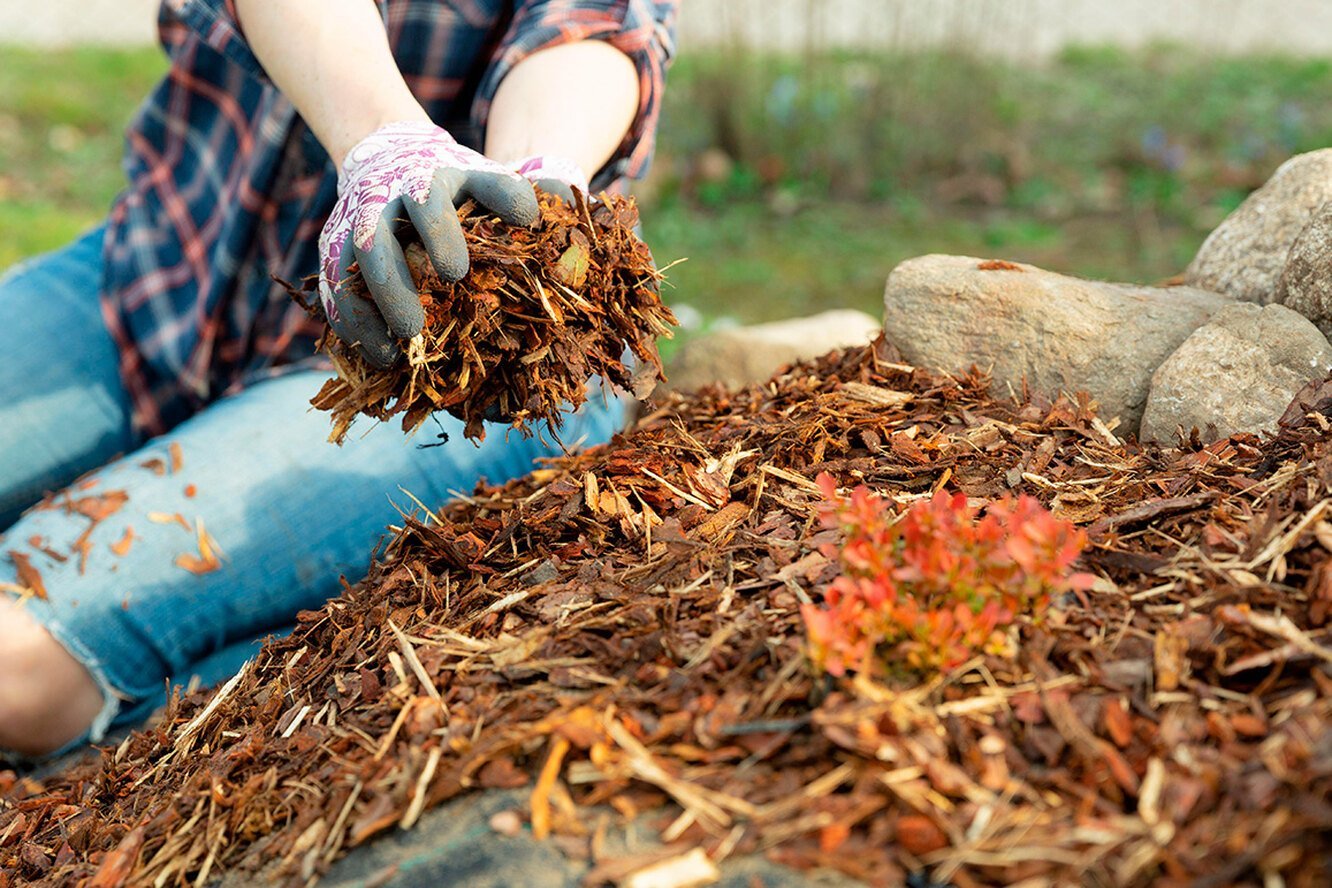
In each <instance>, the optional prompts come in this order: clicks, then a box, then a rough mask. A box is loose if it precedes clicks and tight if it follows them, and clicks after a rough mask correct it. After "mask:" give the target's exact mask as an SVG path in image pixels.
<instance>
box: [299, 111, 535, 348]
mask: <svg viewBox="0 0 1332 888" xmlns="http://www.w3.org/2000/svg"><path fill="white" fill-rule="evenodd" d="M468 198H471V199H473V200H475V201H476V202H477V203H479V204H480V205H481V206H483V207H485V208H486V209H487V210H490V211H491V212H492V213H494V214H495V215H496V216H499V218H500V219H502V220H503V221H505V222H508V223H509V224H511V225H523V226H528V225H532V224H534V223H535V222H536V220H537V216H538V213H539V209H538V207H537V201H536V194H535V192H534V191H533V189H532V184H531V182H530V181H529V180H527V179H525V178H523V177H522V176H520V175H518V174H517V173H515V172H514V171H512V170H510V169H508V168H507V167H505V166H503V165H502V164H499V163H496V162H495V161H492V160H489V159H488V158H485V157H483V156H482V155H480V154H478V153H477V152H475V151H472V150H471V149H469V148H465V147H463V146H462V145H459V144H458V142H457V141H456V140H455V139H454V138H453V137H452V136H450V135H449V134H448V133H447V132H445V131H444V130H442V129H440V128H439V127H437V126H435V125H434V124H432V123H419V122H403V123H390V124H388V125H386V126H383V127H381V128H379V129H378V130H376V131H375V132H373V133H371V134H370V135H368V136H366V137H365V138H364V139H362V140H361V141H360V142H358V143H357V144H356V146H355V147H354V148H352V150H351V151H349V152H347V157H346V159H345V160H343V162H342V169H341V170H339V172H338V200H337V203H336V204H335V205H334V207H333V213H332V214H331V215H330V216H329V218H328V222H327V223H325V225H324V230H323V232H322V233H320V235H319V258H320V265H319V297H320V302H321V303H322V304H323V307H324V314H325V315H327V316H328V322H329V324H330V325H331V326H332V327H333V332H335V333H337V335H338V336H339V337H341V338H342V339H344V340H345V341H347V342H353V343H356V344H357V345H358V346H359V347H360V350H361V354H362V355H363V356H364V357H365V359H366V360H367V361H368V362H370V363H371V364H372V365H374V366H376V367H380V368H386V367H389V366H391V365H392V364H393V362H394V361H395V360H397V358H398V357H399V355H400V348H399V346H398V342H397V340H399V339H411V338H412V337H413V336H416V335H417V334H419V333H420V332H421V328H422V327H423V326H424V325H425V310H424V309H423V308H422V306H421V299H420V296H419V295H418V294H417V292H416V286H415V284H414V283H413V282H412V276H411V273H410V272H409V271H408V270H407V260H406V259H405V258H403V253H402V247H401V245H400V244H399V243H398V238H397V229H398V227H399V226H400V225H401V224H404V223H406V224H410V225H411V226H413V227H414V228H415V229H416V233H417V234H418V235H420V237H421V242H422V243H423V245H424V246H425V249H426V253H427V254H428V255H429V256H430V261H431V264H432V265H434V268H435V271H436V273H438V274H439V276H440V277H441V278H442V279H443V280H445V281H450V282H451V281H457V280H460V279H462V277H463V276H464V275H466V274H467V268H468V256H467V243H466V241H465V240H464V239H463V232H462V225H461V224H460V223H459V222H458V214H457V211H456V208H457V204H458V203H460V202H461V201H464V200H467V199H468ZM353 262H357V263H359V264H360V274H361V277H362V278H363V279H364V281H365V287H366V289H367V290H368V291H369V296H370V298H369V299H366V298H364V297H363V296H360V295H358V294H357V293H355V292H354V291H353V289H352V288H351V286H350V284H351V281H352V277H353V276H352V275H351V274H349V273H348V269H349V268H350V266H351V264H352V263H353Z"/></svg>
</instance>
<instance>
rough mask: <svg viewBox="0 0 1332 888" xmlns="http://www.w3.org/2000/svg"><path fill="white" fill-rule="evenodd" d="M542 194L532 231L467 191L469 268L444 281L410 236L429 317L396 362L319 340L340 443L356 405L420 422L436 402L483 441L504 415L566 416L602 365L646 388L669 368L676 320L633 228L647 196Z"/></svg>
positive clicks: (407, 422)
mask: <svg viewBox="0 0 1332 888" xmlns="http://www.w3.org/2000/svg"><path fill="white" fill-rule="evenodd" d="M538 198H539V200H540V205H541V219H540V221H539V222H538V223H537V225H536V226H534V227H533V228H530V229H529V228H520V227H514V226H510V225H506V224H504V223H503V222H501V221H499V220H498V219H497V218H495V217H494V216H491V215H488V214H487V213H486V212H485V210H484V209H483V208H481V207H478V206H477V205H476V204H474V203H472V202H468V203H466V204H464V205H463V206H462V207H461V208H460V209H459V210H458V217H459V219H460V220H461V222H462V226H463V232H464V234H465V236H466V238H467V245H468V248H469V251H470V253H471V270H470V271H469V272H468V274H467V276H466V277H464V278H463V279H462V280H461V281H459V282H457V283H454V284H450V283H445V282H444V281H442V280H440V278H439V276H438V275H436V274H435V270H434V268H433V267H432V265H431V263H430V259H429V257H428V256H427V254H426V252H425V248H424V247H423V246H422V245H421V244H420V243H419V242H416V243H409V244H407V245H406V247H405V249H404V253H405V254H406V257H407V264H408V267H409V268H410V270H411V273H412V279H413V281H414V282H415V284H416V287H417V290H418V291H419V292H420V294H421V302H422V304H423V305H424V306H425V310H426V322H425V329H424V330H423V331H422V333H421V335H420V336H418V337H416V338H415V339H413V340H412V341H411V342H410V343H405V347H404V349H403V350H404V352H405V353H406V357H405V359H404V360H401V361H399V362H398V363H397V364H396V365H394V366H393V367H391V368H389V369H387V370H380V369H377V368H375V367H373V366H371V365H370V364H368V363H367V362H366V361H365V360H364V359H363V358H362V357H361V355H360V353H359V352H358V351H357V349H356V348H355V347H353V346H351V345H350V344H348V343H346V342H344V341H343V340H341V339H340V338H339V337H338V336H337V334H335V333H334V332H333V331H332V330H331V329H330V330H328V332H326V333H325V334H324V337H323V339H321V340H320V349H321V351H323V352H325V353H326V354H327V355H328V356H329V358H330V359H332V362H333V367H334V369H335V370H336V371H337V376H336V377H334V378H333V379H330V380H329V381H328V382H326V383H325V384H324V387H323V388H322V389H321V390H320V391H319V394H317V395H316V396H315V397H314V398H313V399H312V400H311V402H310V403H311V404H313V405H314V406H315V407H317V408H319V409H320V410H327V411H329V412H330V413H332V414H333V431H332V433H331V434H330V435H329V440H330V441H333V442H336V443H339V444H341V443H342V441H343V440H344V439H345V438H346V437H347V431H348V429H349V428H350V427H351V424H352V422H353V421H354V420H355V418H356V416H357V415H358V414H363V415H365V416H369V417H373V418H374V419H378V420H387V419H390V418H392V417H394V416H398V415H399V414H401V415H402V428H403V431H404V432H408V433H411V432H414V431H416V429H418V428H419V427H420V426H421V424H422V423H424V422H425V421H426V418H427V417H428V416H430V414H432V413H434V412H435V411H437V410H447V411H448V412H449V413H451V414H453V415H454V416H456V417H458V418H459V419H461V420H463V421H464V422H465V423H466V428H465V431H464V434H465V435H466V436H467V437H468V438H473V439H477V440H480V439H483V438H484V437H485V428H484V425H483V422H484V421H485V420H488V419H496V418H501V419H503V420H504V421H507V422H510V423H512V424H513V425H514V427H516V428H518V429H519V430H520V431H522V432H523V433H524V434H528V435H530V434H532V430H531V425H532V424H533V423H535V422H539V421H542V420H545V421H548V422H550V423H551V424H552V425H557V424H558V422H559V419H560V415H561V412H562V411H564V410H567V409H573V408H576V407H578V405H580V404H582V403H583V402H584V401H586V400H587V397H588V381H589V380H590V379H592V378H593V377H595V376H600V377H601V378H602V379H604V380H607V381H609V382H611V383H614V384H615V385H617V386H619V387H621V388H624V389H627V390H630V391H632V392H633V393H634V394H635V395H636V396H637V397H639V398H644V397H646V396H647V395H648V394H649V393H650V392H651V391H652V388H653V386H654V385H655V384H656V382H657V380H659V379H663V378H664V376H663V375H662V367H661V358H660V356H659V355H658V354H657V347H656V341H655V340H656V338H657V337H658V336H670V335H671V326H672V325H674V324H675V323H676V320H675V316H674V315H672V314H671V310H670V309H669V308H667V307H666V306H665V305H664V304H663V303H662V301H661V295H660V292H659V288H660V282H661V280H662V275H661V273H660V272H659V271H658V270H657V268H656V265H655V264H654V263H653V260H652V253H651V251H650V250H649V249H648V246H647V244H645V243H643V241H642V240H640V239H639V237H638V235H637V234H635V232H634V228H635V226H636V225H637V224H638V207H637V206H636V205H635V204H634V202H633V200H631V199H629V198H625V197H620V196H618V195H603V197H602V199H601V200H600V201H598V202H589V201H588V200H587V199H586V198H584V197H583V196H582V195H581V194H580V195H577V196H576V198H575V201H574V203H573V204H572V205H570V204H568V203H565V202H564V201H563V200H561V199H559V198H557V197H553V196H551V195H547V194H544V193H540V192H538ZM354 270H355V267H354V266H353V271H354ZM357 281H358V282H359V281H360V278H359V277H358V278H357ZM360 285H361V286H364V285H363V284H360ZM367 298H368V296H367ZM626 349H628V350H629V351H631V352H632V353H633V355H634V357H635V358H637V361H638V366H637V368H636V369H633V370H631V368H630V367H628V366H626V364H625V361H624V358H625V350H626Z"/></svg>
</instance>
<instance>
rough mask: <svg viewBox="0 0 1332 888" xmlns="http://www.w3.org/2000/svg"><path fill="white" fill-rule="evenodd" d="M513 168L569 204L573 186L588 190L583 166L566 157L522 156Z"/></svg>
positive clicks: (571, 198)
mask: <svg viewBox="0 0 1332 888" xmlns="http://www.w3.org/2000/svg"><path fill="white" fill-rule="evenodd" d="M513 168H514V170H516V171H517V172H518V174H519V175H520V176H522V177H523V178H525V179H527V180H528V181H530V182H532V183H534V184H535V185H536V186H537V187H539V188H540V189H541V190H542V191H544V192H546V193H547V194H554V195H556V196H558V197H560V198H561V199H563V200H564V201H566V202H567V203H570V204H572V203H573V192H574V189H575V188H577V189H578V190H579V191H581V192H582V193H583V194H585V195H586V194H587V193H588V192H589V191H590V187H589V185H588V181H587V174H586V173H584V172H583V168H582V167H580V166H579V165H578V164H576V163H574V162H573V161H572V160H569V159H568V158H567V157H559V156H558V155H554V154H538V155H536V156H534V157H525V158H523V159H522V160H520V161H518V162H517V163H515V164H514V165H513Z"/></svg>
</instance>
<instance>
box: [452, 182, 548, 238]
mask: <svg viewBox="0 0 1332 888" xmlns="http://www.w3.org/2000/svg"><path fill="white" fill-rule="evenodd" d="M459 196H465V197H470V198H472V199H473V200H475V201H476V202H477V203H479V204H481V206H483V207H485V208H486V209H488V210H490V211H491V212H492V213H494V214H495V215H496V216H499V217H500V218H501V219H503V220H504V221H505V222H508V223H509V224H510V225H522V226H523V227H525V228H526V227H529V226H532V225H535V224H536V221H537V219H538V218H539V217H540V215H541V208H540V207H539V206H537V199H536V191H535V190H533V188H532V183H531V182H529V181H528V180H527V179H524V178H523V177H522V176H519V175H518V174H516V173H508V172H495V171H491V170H472V171H471V172H469V173H467V176H466V178H464V179H463V182H462V187H461V188H460V189H459Z"/></svg>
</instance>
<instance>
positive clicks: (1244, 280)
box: [1184, 148, 1332, 305]
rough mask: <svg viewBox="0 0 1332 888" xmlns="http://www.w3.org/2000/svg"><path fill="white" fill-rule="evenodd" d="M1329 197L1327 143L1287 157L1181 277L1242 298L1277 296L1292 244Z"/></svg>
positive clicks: (1331, 158) (1331, 166)
mask: <svg viewBox="0 0 1332 888" xmlns="http://www.w3.org/2000/svg"><path fill="white" fill-rule="evenodd" d="M1329 200H1332V148H1325V149H1323V150H1321V151H1311V152H1309V153H1308V154H1300V155H1297V156H1295V157H1292V158H1291V159H1290V160H1288V161H1286V162H1285V163H1283V164H1282V165H1281V167H1280V168H1279V169H1278V170H1277V171H1276V172H1275V173H1273V174H1272V178H1270V179H1268V180H1267V184H1265V185H1263V187H1262V188H1259V189H1258V190H1257V191H1255V192H1254V193H1253V194H1251V195H1249V197H1248V199H1247V200H1245V201H1244V203H1242V204H1240V205H1239V207H1238V208H1236V210H1235V211H1234V212H1233V213H1231V214H1230V215H1229V216H1227V217H1226V219H1225V221H1223V222H1222V223H1221V224H1220V225H1219V226H1217V228H1216V230H1215V231H1213V232H1212V233H1211V234H1210V235H1209V236H1208V238H1207V240H1206V241H1204V242H1203V245H1202V247H1201V248H1199V250H1198V255H1197V256H1195V257H1194V258H1193V262H1192V263H1191V264H1190V265H1189V268H1188V270H1187V271H1186V272H1185V273H1184V282H1185V283H1186V284H1189V285H1190V286H1195V287H1202V288H1203V289H1206V290H1213V291H1215V292H1218V293H1226V294H1228V295H1230V296H1234V297H1235V298H1236V299H1240V300H1243V301H1245V302H1257V303H1259V304H1263V305H1265V304H1267V303H1270V302H1274V301H1276V300H1277V292H1278V281H1279V279H1280V277H1281V271H1282V269H1283V268H1285V266H1286V256H1287V254H1288V253H1289V252H1290V248H1291V245H1292V244H1293V243H1295V239H1296V237H1298V236H1299V234H1300V232H1301V231H1303V230H1304V227H1305V225H1306V224H1308V222H1309V220H1310V218H1311V217H1312V216H1313V214H1314V212H1315V211H1316V210H1317V209H1318V208H1319V207H1321V206H1322V205H1323V204H1324V203H1326V202H1327V201H1329Z"/></svg>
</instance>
